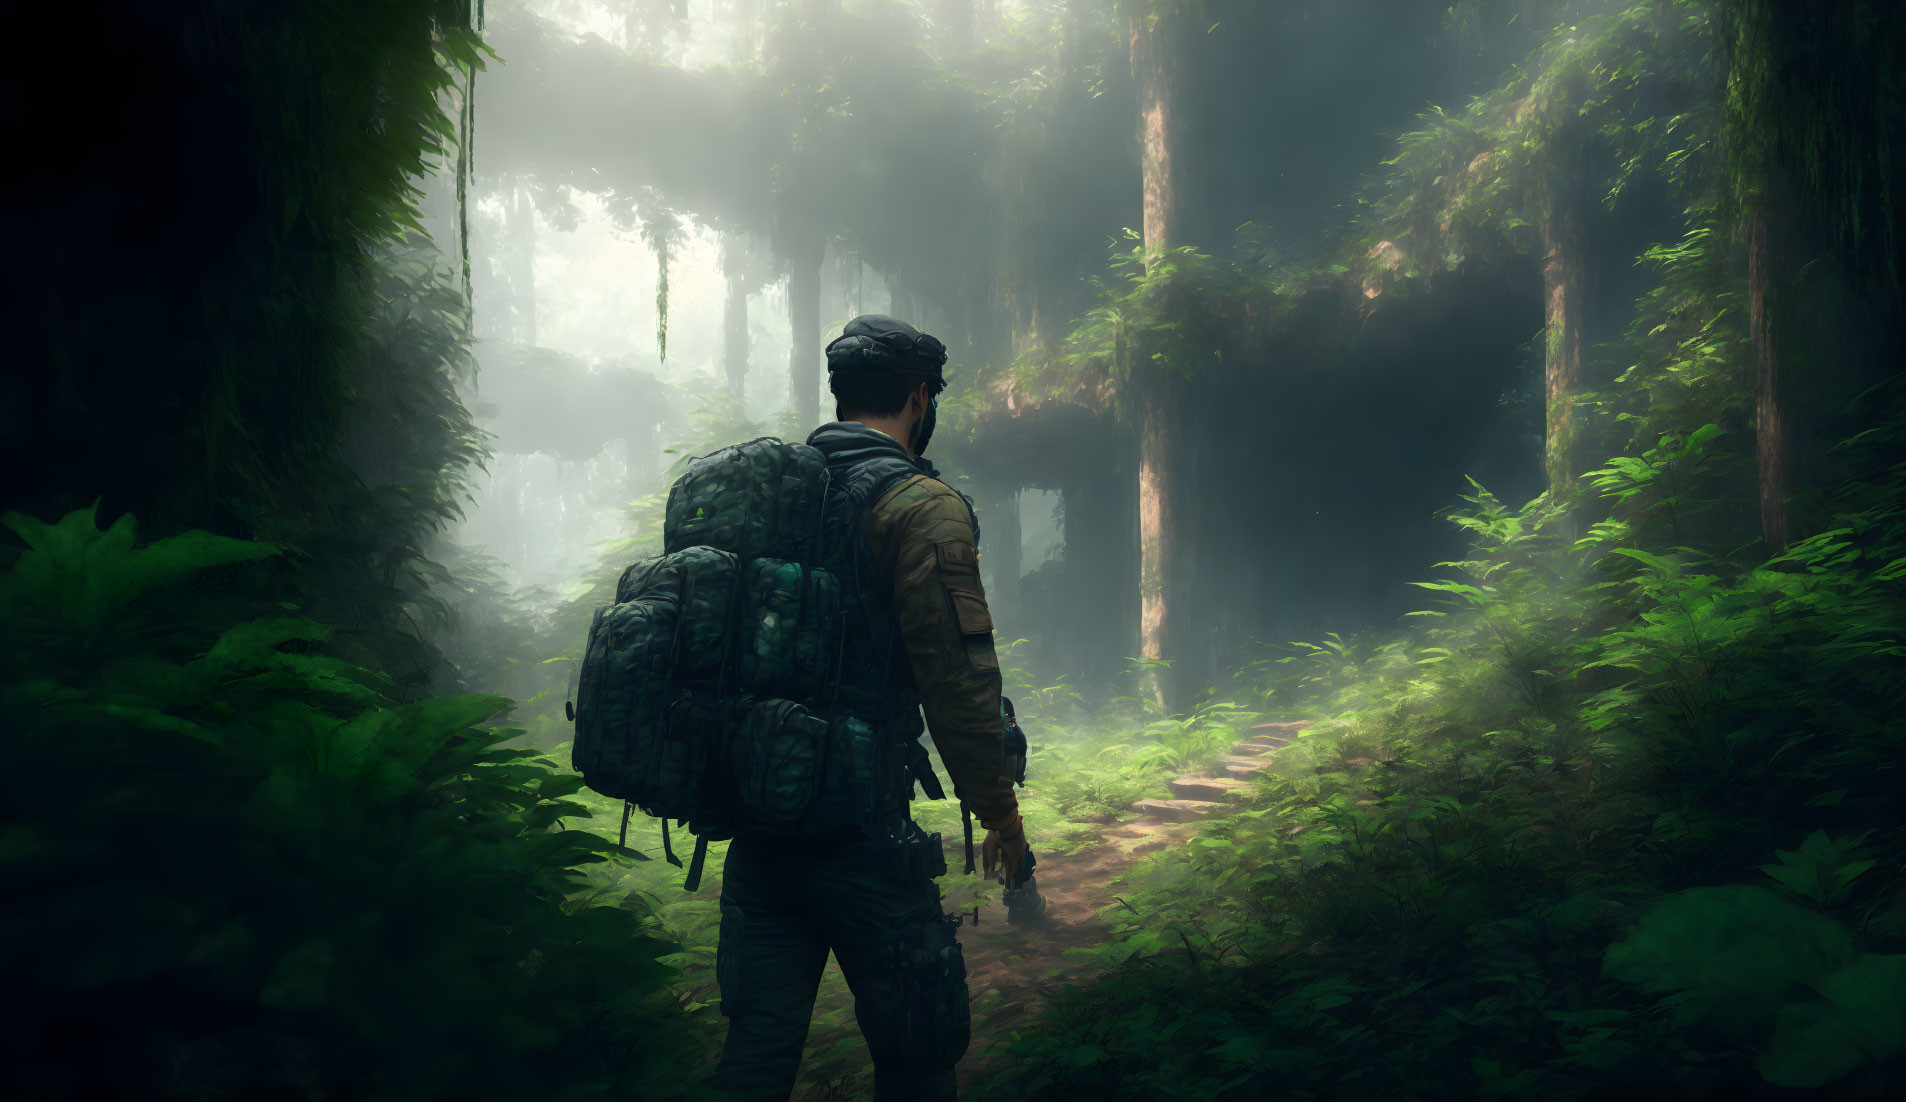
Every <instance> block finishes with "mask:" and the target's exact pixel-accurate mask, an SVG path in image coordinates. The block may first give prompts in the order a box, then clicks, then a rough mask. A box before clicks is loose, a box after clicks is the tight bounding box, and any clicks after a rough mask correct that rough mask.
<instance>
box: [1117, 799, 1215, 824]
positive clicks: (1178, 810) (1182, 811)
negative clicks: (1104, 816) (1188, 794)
mask: <svg viewBox="0 0 1906 1102" xmlns="http://www.w3.org/2000/svg"><path fill="white" fill-rule="evenodd" d="M1132 810H1133V811H1136V812H1138V813H1139V814H1141V815H1150V816H1153V817H1154V818H1158V819H1163V820H1164V821H1165V822H1168V823H1191V822H1196V821H1198V820H1199V819H1209V818H1211V817H1212V816H1213V815H1216V814H1218V813H1219V812H1221V811H1223V810H1224V805H1223V804H1220V803H1213V802H1211V801H1210V800H1159V799H1154V798H1152V797H1149V796H1147V797H1146V798H1145V799H1142V800H1140V801H1138V802H1137V803H1135V804H1133V805H1132Z"/></svg>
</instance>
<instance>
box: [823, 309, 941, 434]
mask: <svg viewBox="0 0 1906 1102" xmlns="http://www.w3.org/2000/svg"><path fill="white" fill-rule="evenodd" d="M945 364H946V345H944V344H941V343H940V341H939V340H938V338H935V337H932V336H929V335H927V334H925V333H922V332H920V331H919V330H918V329H915V328H914V327H913V326H911V325H908V324H907V323H906V322H904V321H901V320H899V319H898V318H891V317H888V316H887V315H885V314H862V315H860V316H859V317H857V318H855V319H854V320H852V321H850V322H848V323H847V325H846V326H845V327H844V328H843V329H842V330H841V335H840V336H838V337H836V338H834V340H832V341H830V342H829V343H828V345H827V389H829V390H831V391H833V392H834V402H835V405H836V407H837V408H836V410H835V416H837V417H840V418H842V419H846V418H847V417H849V416H850V415H854V414H860V415H865V416H872V417H891V416H893V415H894V414H896V413H899V412H900V411H901V410H903V409H905V408H907V395H909V394H912V393H913V392H914V391H916V390H918V389H920V384H921V383H931V384H932V386H933V390H932V393H934V394H938V393H940V391H941V390H943V389H945V387H946V379H945V376H944V374H943V373H942V370H941V369H942V368H943V367H944V366H945Z"/></svg>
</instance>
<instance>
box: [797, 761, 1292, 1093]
mask: <svg viewBox="0 0 1906 1102" xmlns="http://www.w3.org/2000/svg"><path fill="white" fill-rule="evenodd" d="M1302 726H1304V725H1303V724H1291V723H1279V724H1263V725H1260V726H1259V727H1258V728H1257V729H1256V730H1257V734H1256V735H1255V737H1253V738H1251V739H1248V740H1246V741H1244V742H1241V743H1239V744H1237V745H1236V746H1235V747H1234V748H1233V751H1232V753H1231V754H1230V755H1227V756H1226V757H1224V758H1223V759H1221V760H1220V762H1219V763H1218V765H1217V767H1216V768H1214V769H1212V770H1211V771H1210V772H1209V773H1201V774H1197V775H1193V776H1186V777H1181V778H1179V779H1178V780H1176V781H1174V782H1172V786H1171V788H1172V792H1173V795H1174V796H1177V797H1185V796H1194V797H1195V796H1204V795H1219V793H1218V792H1216V791H1211V790H1225V789H1229V790H1232V791H1236V790H1241V789H1248V788H1249V781H1248V780H1247V778H1248V777H1250V776H1251V775H1252V774H1254V773H1256V772H1258V771H1260V770H1261V769H1263V768H1264V767H1265V766H1266V765H1268V764H1269V760H1270V757H1271V756H1272V755H1273V754H1274V753H1275V752H1276V750H1277V748H1278V747H1280V746H1282V745H1284V744H1285V743H1286V742H1288V741H1289V738H1290V736H1291V735H1293V734H1295V733H1296V730H1297V729H1300V728H1301V727H1302ZM1134 810H1135V811H1136V812H1137V813H1136V814H1134V815H1132V816H1129V817H1125V818H1121V819H1119V820H1118V821H1116V822H1111V823H1107V824H1104V825H1103V826H1101V827H1100V828H1099V829H1098V831H1097V833H1096V836H1095V837H1093V838H1091V839H1089V840H1087V841H1086V844H1084V845H1082V846H1073V847H1068V848H1066V849H1065V850H1060V851H1054V852H1051V853H1048V852H1045V851H1044V850H1041V849H1039V847H1038V846H1037V844H1036V841H1035V847H1034V848H1035V852H1037V853H1038V855H1039V868H1038V876H1037V879H1038V884H1039V890H1040V893H1041V894H1042V895H1044V896H1045V899H1046V911H1045V914H1044V915H1043V916H1042V917H1041V918H1040V919H1039V920H1038V921H1036V922H1033V923H1027V924H1023V925H1014V924H1010V923H1008V922H1007V921H1006V911H1005V908H1004V907H1000V906H993V907H981V908H980V910H979V913H978V915H977V920H976V917H975V914H974V912H972V911H967V912H966V913H965V915H964V917H963V919H962V925H961V928H960V943H961V945H962V947H963V950H964V954H965V958H966V978H967V987H968V989H969V990H970V991H971V992H972V997H973V1042H972V1046H971V1047H970V1048H969V1049H968V1050H967V1054H966V1058H965V1059H964V1060H962V1061H961V1062H960V1082H961V1087H962V1089H964V1088H965V1087H966V1086H967V1085H968V1084H969V1083H970V1082H971V1081H973V1080H974V1079H976V1078H978V1077H979V1076H981V1075H982V1074H984V1073H985V1072H986V1071H987V1070H988V1069H989V1068H990V1067H991V1066H992V1064H993V1063H994V1062H995V1061H996V1060H997V1059H999V1056H998V1055H997V1054H996V1053H995V1052H994V1051H993V1050H994V1048H995V1046H996V1044H997V1042H999V1041H1000V1040H1003V1039H1004V1038H1005V1037H1007V1036H1008V1035H1010V1034H1011V1033H1012V1032H1013V1031H1014V1030H1016V1029H1018V1028H1020V1027H1022V1026H1024V1025H1025V1024H1027V1023H1028V1022H1029V1021H1030V1020H1031V1019H1032V1018H1034V1017H1036V1016H1037V1015H1038V1014H1039V1013H1041V1012H1042V1011H1043V1009H1044V1008H1045V1005H1046V1003H1047V1000H1048V999H1049V998H1050V997H1051V996H1053V995H1055V994H1057V993H1058V992H1059V991H1060V990H1062V989H1063V988H1065V987H1068V986H1074V985H1082V984H1089V983H1091V982H1092V981H1094V980H1095V979H1097V978H1098V974H1097V972H1095V969H1097V968H1098V967H1099V966H1098V965H1097V964H1096V963H1095V962H1093V961H1092V960H1091V958H1090V957H1089V956H1088V955H1087V954H1083V953H1071V952H1069V951H1070V950H1073V949H1087V948H1090V947H1092V946H1095V945H1098V944H1100V943H1102V942H1103V941H1104V940H1106V934H1107V929H1108V927H1107V925H1106V923H1105V921H1104V920H1103V919H1101V918H1100V917H1099V916H1100V912H1102V911H1103V910H1104V909H1105V908H1107V907H1113V906H1117V905H1119V904H1120V903H1122V902H1123V901H1122V900H1120V899H1119V897H1118V894H1117V891H1116V890H1115V884H1116V882H1117V881H1118V879H1119V877H1120V876H1122V875H1123V874H1124V873H1126V872H1127V871H1129V870H1131V869H1132V868H1133V867H1134V866H1136V865H1137V864H1138V863H1139V862H1140V861H1142V860H1143V859H1144V858H1145V857H1146V856H1147V855H1149V854H1152V853H1156V852H1158V851H1160V850H1163V849H1165V848H1167V847H1170V846H1174V845H1179V844H1182V843H1183V842H1184V841H1185V840H1186V839H1188V838H1190V837H1191V836H1192V835H1193V834H1194V833H1196V832H1197V830H1198V829H1199V827H1200V825H1201V824H1202V823H1203V822H1205V821H1207V820H1209V819H1211V818H1214V817H1216V816H1218V815H1221V814H1222V813H1223V812H1224V810H1226V802H1225V801H1224V800H1223V799H1222V796H1221V795H1219V798H1218V799H1202V798H1177V799H1170V800H1165V799H1147V800H1140V801H1138V803H1137V804H1135V805H1134ZM945 844H946V851H947V852H946V860H947V867H948V868H951V869H959V868H962V867H964V864H965V860H966V854H965V845H964V841H963V838H962V836H960V835H957V834H955V835H951V836H950V837H948V838H947V840H946V843H945ZM827 968H828V972H829V976H828V979H829V980H830V981H835V982H831V983H826V984H824V985H823V993H822V999H821V1000H820V1007H819V1008H820V1009H821V1010H822V1012H823V1013H822V1015H821V1016H820V1017H818V1018H817V1020H816V1028H815V1030H814V1033H813V1034H812V1035H810V1037H809V1039H808V1043H809V1045H810V1052H818V1051H828V1050H832V1051H834V1052H836V1053H839V1052H841V1051H842V1050H843V1049H846V1050H849V1051H851V1050H852V1049H853V1048H854V1047H856V1046H858V1045H859V1043H860V1038H859V1031H858V1028H857V1027H856V1026H855V1025H854V1022H853V1018H852V1016H851V1013H838V1012H837V1013H834V1014H831V1015H830V1014H827V1013H826V1012H827V1011H828V1010H830V1009H835V1010H837V1011H844V1010H846V1007H845V1005H842V1006H840V1007H838V1008H831V1007H829V1006H828V1004H829V1003H830V1002H843V1003H844V1001H845V997H846V992H845V984H842V983H839V982H838V980H839V977H838V975H837V973H838V967H837V966H836V965H835V964H834V962H833V961H832V960H830V961H829V962H828V966H827ZM830 996H831V997H830ZM823 1022H829V1023H831V1024H829V1025H823V1024H822V1023H823ZM862 1051H863V1052H864V1050H862ZM863 1074H864V1073H863ZM854 1078H858V1077H856V1076H843V1077H839V1078H834V1077H826V1076H823V1077H821V1079H820V1081H819V1082H816V1081H815V1080H814V1079H808V1080H806V1081H805V1082H803V1084H802V1087H801V1089H798V1090H797V1091H796V1092H795V1095H794V1097H795V1098H797V1099H802V1100H805V1102H820V1100H823V1099H834V1098H843V1097H854V1096H856V1095H858V1094H859V1093H860V1092H861V1091H865V1090H867V1089H868V1088H869V1087H870V1086H871V1084H870V1083H867V1082H865V1081H862V1082H860V1083H852V1082H851V1080H852V1079H854ZM856 1088H858V1089H856Z"/></svg>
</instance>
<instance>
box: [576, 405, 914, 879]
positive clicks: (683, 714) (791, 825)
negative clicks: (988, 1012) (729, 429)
mask: <svg viewBox="0 0 1906 1102" xmlns="http://www.w3.org/2000/svg"><path fill="white" fill-rule="evenodd" d="M892 462H893V465H894V469H892V470H890V471H875V472H871V473H872V475H873V477H871V478H869V477H858V478H853V479H849V480H846V481H847V482H848V483H849V484H847V485H835V483H834V479H833V477H832V476H831V475H830V472H829V470H828V466H827V462H826V460H825V458H824V457H823V456H822V455H821V453H820V452H819V451H817V450H816V449H814V448H811V447H809V446H807V445H805V444H783V443H781V442H780V441H778V440H774V439H762V440H755V441H751V442H749V443H746V444H740V445H736V446H734V447H730V448H724V449H722V450H721V451H719V452H716V453H714V454H712V455H709V456H704V457H702V458H700V459H697V460H695V461H694V462H693V463H692V464H691V465H690V467H689V469H688V471H687V472H686V473H685V474H683V476H682V477H681V478H680V479H679V480H678V481H677V482H676V483H675V486H674V487H673V488H672V489H671V490H670V492H669V498H668V506H667V511H666V514H665V516H666V519H665V522H664V527H663V554H662V555H661V556H660V557H659V558H655V559H650V560H647V561H644V562H639V563H636V564H635V565H633V566H631V567H629V569H628V570H627V571H626V572H624V574H623V575H622V578H621V581H620V583H619V584H618V585H617V587H616V603H615V604H613V605H610V606H609V607H607V608H604V609H601V610H599V611H598V612H597V613H596V615H595V619H594V621H593V622H592V623H591V625H590V628H589V642H588V647H587V650H586V651H585V652H584V655H583V661H582V672H581V679H580V682H579V684H578V687H577V698H576V715H575V718H576V738H575V745H574V754H573V760H574V764H575V767H576V769H577V771H579V772H580V773H581V774H582V775H583V779H584V781H585V782H586V783H587V784H588V785H589V787H590V788H593V789H595V790H596V791H597V792H600V793H602V794H603V795H605V796H609V797H612V798H615V799H620V800H624V801H627V804H629V805H633V806H636V807H639V808H641V809H642V810H643V811H645V812H647V813H648V814H650V815H652V816H655V817H657V818H660V819H662V820H663V831H664V834H663V839H664V848H665V850H666V851H667V852H668V855H669V858H670V860H671V861H675V863H677V864H679V863H680V862H679V860H677V859H676V858H675V857H674V853H673V851H672V849H670V848H669V847H668V842H667V822H668V820H670V819H675V820H678V821H680V822H682V823H684V824H685V825H687V826H688V827H689V828H690V830H691V831H693V832H694V833H695V834H696V835H697V837H698V844H697V846H696V853H695V867H694V868H693V869H692V870H691V872H690V874H689V882H690V890H693V885H694V884H695V883H697V882H698V881H699V873H700V866H701V859H702V855H703V853H704V852H705V849H706V844H707V841H708V839H709V838H711V837H713V838H721V837H730V836H732V835H733V834H734V833H736V832H738V831H751V832H758V833H772V834H775V835H779V836H782V837H794V838H800V837H826V836H831V835H837V834H841V833H844V832H847V831H850V830H854V829H858V828H865V827H871V826H873V825H874V824H875V823H876V822H877V821H878V819H879V818H880V816H882V815H883V814H884V813H887V812H890V811H892V810H894V809H895V805H896V804H897V805H898V807H899V808H902V809H904V807H905V801H906V798H907V795H908V794H909V792H910V790H911V783H912V781H911V779H910V778H914V777H920V774H921V773H922V772H923V769H922V767H923V765H924V750H923V749H922V748H921V747H920V746H919V743H918V741H917V736H918V734H919V732H920V721H919V708H918V698H917V697H915V696H914V695H913V694H912V688H911V678H910V677H908V676H907V675H906V673H905V666H906V659H905V655H904V651H903V650H900V648H899V647H898V643H897V638H896V634H897V633H896V631H895V628H894V625H893V622H892V617H891V615H888V614H885V610H884V602H883V601H881V600H880V599H879V597H878V595H877V594H876V593H875V591H874V590H875V587H872V586H870V585H867V584H865V581H866V579H865V578H864V576H863V575H864V568H865V562H866V558H867V551H866V548H865V544H864V537H863V535H862V534H861V524H860V518H861V513H862V511H863V510H864V509H865V508H866V507H867V506H868V505H869V504H870V503H871V498H870V495H871V494H874V493H877V492H880V491H883V490H884V489H885V488H886V487H888V486H891V485H893V484H894V482H895V481H896V480H897V479H898V478H900V477H904V476H905V475H907V474H911V473H914V472H912V471H911V470H910V469H906V464H904V462H899V461H892ZM924 772H925V777H924V778H921V779H923V780H927V782H928V783H927V787H928V789H929V794H933V792H934V790H936V789H937V788H938V785H937V783H935V782H932V781H931V780H930V778H931V772H930V770H924ZM624 821H625V823H626V814H625V820H624Z"/></svg>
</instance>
